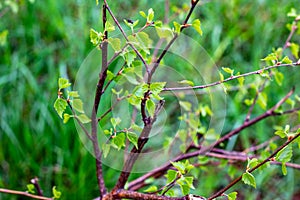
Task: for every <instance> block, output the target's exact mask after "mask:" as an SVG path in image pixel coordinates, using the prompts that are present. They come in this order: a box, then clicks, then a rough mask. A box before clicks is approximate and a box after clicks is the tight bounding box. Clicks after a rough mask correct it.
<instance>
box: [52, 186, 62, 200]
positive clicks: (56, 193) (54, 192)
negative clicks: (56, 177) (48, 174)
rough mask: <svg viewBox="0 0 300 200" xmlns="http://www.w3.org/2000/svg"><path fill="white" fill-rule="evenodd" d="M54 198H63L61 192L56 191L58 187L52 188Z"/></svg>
mask: <svg viewBox="0 0 300 200" xmlns="http://www.w3.org/2000/svg"><path fill="white" fill-rule="evenodd" d="M52 193H53V198H54V199H59V198H60V197H61V192H60V191H58V190H57V189H56V186H54V187H53V188H52Z"/></svg>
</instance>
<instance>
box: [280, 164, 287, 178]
mask: <svg viewBox="0 0 300 200" xmlns="http://www.w3.org/2000/svg"><path fill="white" fill-rule="evenodd" d="M281 171H282V174H283V175H284V176H285V175H287V169H286V165H285V163H284V162H283V163H282V164H281Z"/></svg>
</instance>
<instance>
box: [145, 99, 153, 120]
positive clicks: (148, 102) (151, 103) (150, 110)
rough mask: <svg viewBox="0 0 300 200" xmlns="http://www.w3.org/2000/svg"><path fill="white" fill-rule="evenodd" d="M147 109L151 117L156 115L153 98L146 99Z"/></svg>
mask: <svg viewBox="0 0 300 200" xmlns="http://www.w3.org/2000/svg"><path fill="white" fill-rule="evenodd" d="M146 109H147V111H148V113H149V115H150V116H151V117H153V116H154V113H155V103H154V101H153V100H152V99H148V100H147V101H146Z"/></svg>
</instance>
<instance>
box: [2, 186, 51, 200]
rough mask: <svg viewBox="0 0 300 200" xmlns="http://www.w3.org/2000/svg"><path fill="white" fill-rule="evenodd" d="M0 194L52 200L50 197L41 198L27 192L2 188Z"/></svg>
mask: <svg viewBox="0 0 300 200" xmlns="http://www.w3.org/2000/svg"><path fill="white" fill-rule="evenodd" d="M0 192H1V193H6V194H16V195H21V196H26V197H30V198H33V199H40V200H53V198H50V197H43V196H39V195H33V194H29V193H27V192H22V191H17V190H9V189H4V188H0Z"/></svg>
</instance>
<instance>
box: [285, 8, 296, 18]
mask: <svg viewBox="0 0 300 200" xmlns="http://www.w3.org/2000/svg"><path fill="white" fill-rule="evenodd" d="M287 16H288V17H297V11H296V9H295V8H291V10H290V12H288V14H287Z"/></svg>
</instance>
